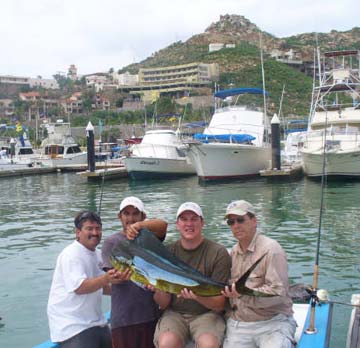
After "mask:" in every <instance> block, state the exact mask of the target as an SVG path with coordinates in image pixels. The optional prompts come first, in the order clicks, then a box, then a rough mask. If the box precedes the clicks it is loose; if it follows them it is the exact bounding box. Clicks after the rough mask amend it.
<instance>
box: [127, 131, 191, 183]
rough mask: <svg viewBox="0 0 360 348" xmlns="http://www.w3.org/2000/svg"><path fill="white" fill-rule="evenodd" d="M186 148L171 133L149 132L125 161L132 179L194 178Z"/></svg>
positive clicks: (174, 134) (133, 148)
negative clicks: (186, 176) (189, 176)
mask: <svg viewBox="0 0 360 348" xmlns="http://www.w3.org/2000/svg"><path fill="white" fill-rule="evenodd" d="M185 149H186V145H184V144H183V143H182V141H181V140H180V139H179V137H178V135H177V134H176V133H175V132H174V131H173V130H170V129H157V130H149V131H147V132H146V133H145V135H144V137H143V139H142V141H141V143H139V144H134V145H132V146H131V148H130V155H129V156H127V157H126V158H125V166H126V169H127V171H128V173H129V175H130V177H131V178H132V179H153V178H158V177H161V178H169V177H178V176H184V175H193V174H195V168H194V166H193V165H192V163H191V162H190V159H189V158H188V157H187V155H186V153H185Z"/></svg>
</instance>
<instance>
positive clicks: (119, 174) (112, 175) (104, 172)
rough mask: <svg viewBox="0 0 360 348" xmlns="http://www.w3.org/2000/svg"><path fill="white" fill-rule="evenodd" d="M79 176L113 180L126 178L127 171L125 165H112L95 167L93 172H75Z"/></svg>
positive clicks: (89, 179) (91, 179) (92, 179)
mask: <svg viewBox="0 0 360 348" xmlns="http://www.w3.org/2000/svg"><path fill="white" fill-rule="evenodd" d="M76 174H78V175H80V176H81V177H84V178H87V180H88V181H99V180H103V179H104V180H114V179H119V178H127V176H128V172H127V170H126V168H125V167H113V168H103V169H96V170H95V171H94V172H89V171H88V170H87V171H83V172H78V173H76Z"/></svg>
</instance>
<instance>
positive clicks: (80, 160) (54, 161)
mask: <svg viewBox="0 0 360 348" xmlns="http://www.w3.org/2000/svg"><path fill="white" fill-rule="evenodd" d="M87 163H88V162H87V152H81V153H76V154H72V155H64V156H62V155H58V156H54V157H51V156H48V157H45V158H44V157H43V158H42V159H41V164H42V165H44V166H47V167H52V168H56V167H62V166H70V165H87Z"/></svg>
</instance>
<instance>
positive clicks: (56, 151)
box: [45, 145, 64, 155]
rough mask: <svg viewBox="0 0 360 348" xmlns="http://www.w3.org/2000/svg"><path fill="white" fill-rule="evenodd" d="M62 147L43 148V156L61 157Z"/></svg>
mask: <svg viewBox="0 0 360 348" xmlns="http://www.w3.org/2000/svg"><path fill="white" fill-rule="evenodd" d="M63 154H64V146H58V145H51V146H46V147H45V155H63Z"/></svg>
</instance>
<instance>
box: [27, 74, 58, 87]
mask: <svg viewBox="0 0 360 348" xmlns="http://www.w3.org/2000/svg"><path fill="white" fill-rule="evenodd" d="M29 84H30V87H42V88H45V89H59V84H58V83H57V81H56V80H54V79H43V78H42V77H38V78H30V79H29Z"/></svg>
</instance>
